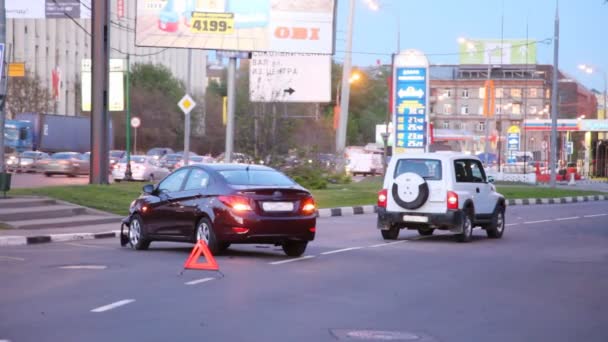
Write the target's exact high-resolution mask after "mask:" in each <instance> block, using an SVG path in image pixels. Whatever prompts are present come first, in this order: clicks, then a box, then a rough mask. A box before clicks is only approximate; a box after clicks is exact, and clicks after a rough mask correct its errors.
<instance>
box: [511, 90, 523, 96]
mask: <svg viewBox="0 0 608 342" xmlns="http://www.w3.org/2000/svg"><path fill="white" fill-rule="evenodd" d="M511 97H515V98H521V89H519V88H512V89H511Z"/></svg>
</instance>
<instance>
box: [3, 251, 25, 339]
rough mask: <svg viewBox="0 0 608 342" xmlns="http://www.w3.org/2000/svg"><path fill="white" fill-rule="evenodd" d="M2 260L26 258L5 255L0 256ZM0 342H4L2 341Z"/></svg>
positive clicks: (21, 259)
mask: <svg viewBox="0 0 608 342" xmlns="http://www.w3.org/2000/svg"><path fill="white" fill-rule="evenodd" d="M0 260H14V261H25V259H24V258H19V257H11V256H4V255H0ZM0 342H2V340H0Z"/></svg>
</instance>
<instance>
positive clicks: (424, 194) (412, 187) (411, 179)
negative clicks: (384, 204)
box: [391, 172, 429, 210]
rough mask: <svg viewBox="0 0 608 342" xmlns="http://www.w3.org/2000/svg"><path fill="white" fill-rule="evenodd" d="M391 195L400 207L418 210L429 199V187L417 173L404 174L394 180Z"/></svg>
mask: <svg viewBox="0 0 608 342" xmlns="http://www.w3.org/2000/svg"><path fill="white" fill-rule="evenodd" d="M391 193H392V195H393V199H394V200H395V203H397V205H399V206H400V207H402V208H404V209H410V210H412V209H418V208H420V207H422V205H424V203H425V202H426V200H427V199H428V198H429V185H428V184H427V182H426V181H425V180H424V178H422V177H420V175H418V174H417V173H413V172H406V173H404V174H401V175H399V176H398V177H397V178H395V180H394V182H393V186H392V189H391Z"/></svg>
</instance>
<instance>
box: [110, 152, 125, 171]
mask: <svg viewBox="0 0 608 342" xmlns="http://www.w3.org/2000/svg"><path fill="white" fill-rule="evenodd" d="M125 154H126V152H125V151H123V150H112V151H110V172H112V169H113V168H114V165H115V164H116V163H118V162H119V161H120V160H121V159H122V158H123V157H124V156H125Z"/></svg>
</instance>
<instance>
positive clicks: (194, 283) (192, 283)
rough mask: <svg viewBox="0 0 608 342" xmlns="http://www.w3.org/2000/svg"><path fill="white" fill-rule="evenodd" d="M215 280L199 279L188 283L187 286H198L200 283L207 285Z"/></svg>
mask: <svg viewBox="0 0 608 342" xmlns="http://www.w3.org/2000/svg"><path fill="white" fill-rule="evenodd" d="M213 279H214V278H203V279H197V280H192V281H189V282H187V283H185V284H186V285H196V284H200V283H205V282H208V281H210V280H213Z"/></svg>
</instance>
